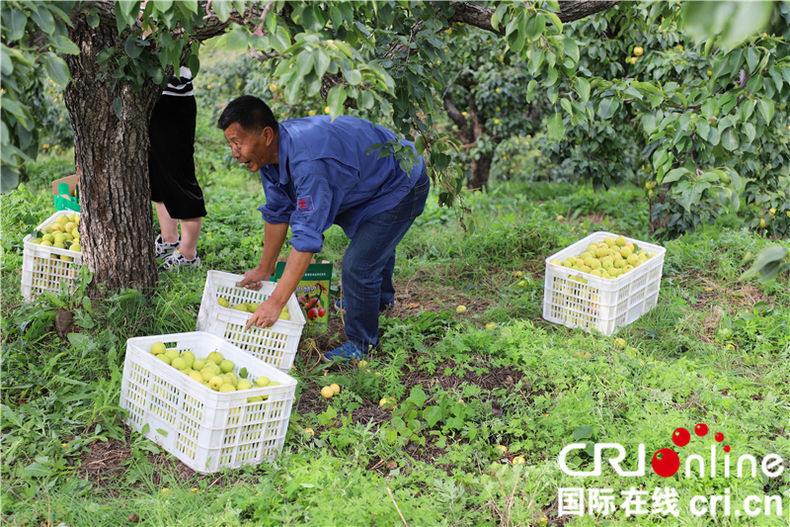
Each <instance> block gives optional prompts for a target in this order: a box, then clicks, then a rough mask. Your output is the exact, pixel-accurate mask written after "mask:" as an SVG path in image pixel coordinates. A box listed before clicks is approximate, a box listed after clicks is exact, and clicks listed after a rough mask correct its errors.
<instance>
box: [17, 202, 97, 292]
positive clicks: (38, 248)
mask: <svg viewBox="0 0 790 527" xmlns="http://www.w3.org/2000/svg"><path fill="white" fill-rule="evenodd" d="M69 214H72V212H71V211H59V212H56V213H55V214H53V215H52V216H50V217H49V218H47V220H45V221H44V222H43V223H42V224H41V225H39V226H38V227H36V230H37V231H40V230H41V229H43V228H44V227H47V226H48V225H51V224H52V223H54V222H55V219H57V218H58V216H61V215H67V216H68V215H69ZM33 239H34V237H33V234H28V235H27V236H25V238H24V240H23V243H24V251H23V253H22V255H23V256H22V288H21V293H22V297H23V298H24V299H25V300H33V299H35V298H36V297H38V296H39V295H41V293H43V292H44V291H53V292H56V293H57V292H60V282H61V281H65V282H66V286H67V287H68V290H69V293H73V292H74V291H75V290H76V289H77V285H78V280H79V269H80V266H81V265H82V253H81V252H77V251H70V250H68V249H59V248H57V247H48V246H45V245H38V244H35V243H33V242H32V240H33ZM61 256H66V257H68V258H72V260H73V261H66V260H61V259H60V257H61Z"/></svg>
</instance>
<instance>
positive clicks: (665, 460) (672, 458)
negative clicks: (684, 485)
mask: <svg viewBox="0 0 790 527" xmlns="http://www.w3.org/2000/svg"><path fill="white" fill-rule="evenodd" d="M650 463H651V464H652V465H653V471H654V472H655V473H656V474H658V475H659V476H661V477H662V478H668V477H671V476H674V475H675V473H677V471H678V469H679V468H680V458H679V457H678V455H677V454H676V453H675V451H674V450H672V449H671V448H662V449H661V450H659V451H658V452H656V453H655V454H653V460H652V461H651V462H650Z"/></svg>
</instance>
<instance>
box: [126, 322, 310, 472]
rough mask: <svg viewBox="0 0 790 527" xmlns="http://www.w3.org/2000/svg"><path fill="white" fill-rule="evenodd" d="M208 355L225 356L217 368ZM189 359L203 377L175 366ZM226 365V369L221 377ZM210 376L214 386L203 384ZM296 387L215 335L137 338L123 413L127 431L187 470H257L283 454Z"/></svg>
mask: <svg viewBox="0 0 790 527" xmlns="http://www.w3.org/2000/svg"><path fill="white" fill-rule="evenodd" d="M159 345H162V346H161V347H160V346H159ZM162 348H165V351H162ZM212 353H216V354H218V355H219V356H221V357H222V359H221V360H220V361H219V362H220V364H216V362H215V361H214V360H212V359H213V358H212V356H211V354H212ZM172 357H175V358H172ZM168 360H170V361H171V362H170V363H168V362H167V361H168ZM190 360H191V361H192V365H193V366H196V363H198V364H197V366H203V367H202V368H201V371H205V374H204V375H200V373H199V372H195V370H193V369H192V368H191V367H188V366H185V367H183V368H182V369H181V370H179V369H177V368H176V367H175V366H173V365H172V362H177V361H183V362H184V363H185V364H186V363H188V362H189V361H190ZM225 361H227V362H225ZM223 362H224V363H225V366H226V367H227V366H230V369H228V371H227V372H224V373H222V372H223V367H222V364H223ZM207 363H211V364H213V365H212V366H205V364H207ZM231 363H232V365H230V364H231ZM208 370H211V372H209V371H208ZM188 372H190V373H189V374H187V373H188ZM218 372H219V373H218ZM196 373H198V375H200V378H201V380H197V377H198V375H195V374H196ZM209 373H210V374H211V379H210V380H208V381H206V380H202V379H205V377H207V376H208V375H209ZM245 376H246V377H245ZM263 379H265V381H266V382H264V381H263ZM259 380H261V382H260V383H259V382H258V381H259ZM212 381H213V386H214V388H212ZM250 381H252V382H250ZM234 382H235V383H236V386H234ZM296 384H297V381H296V379H294V378H293V377H291V376H289V375H287V374H285V373H283V372H281V371H279V370H277V369H276V368H274V367H272V366H270V365H268V364H266V363H264V362H262V361H260V360H258V359H256V358H254V357H252V356H250V355H249V354H247V353H245V352H243V351H242V350H240V349H238V348H237V347H235V346H233V345H231V344H229V343H228V342H226V341H225V340H223V339H221V338H220V337H218V336H216V335H211V334H208V333H203V332H192V333H177V334H171V335H155V336H151V337H137V338H132V339H129V340H127V346H126V360H125V363H124V372H123V382H122V385H121V397H120V406H121V407H122V408H124V409H125V410H126V411H127V412H128V414H129V417H128V418H127V419H126V423H127V424H128V425H129V426H130V427H132V428H134V429H135V430H137V431H138V432H141V433H143V435H145V437H146V438H148V439H150V440H152V441H154V442H155V443H157V444H158V445H160V446H161V447H162V448H164V449H165V450H167V451H168V452H169V453H171V454H173V455H174V456H176V457H177V458H178V459H180V460H181V461H182V462H183V463H184V464H185V465H187V466H189V467H190V468H191V469H193V470H195V471H198V472H203V473H210V472H216V471H218V470H219V469H221V468H223V467H228V468H238V467H240V466H242V465H255V464H258V463H260V462H261V461H263V460H271V459H273V458H274V457H275V456H276V455H277V454H279V453H280V452H281V451H282V447H283V444H284V442H285V434H286V432H287V430H288V421H289V419H290V416H291V407H292V405H293V399H294V394H295V392H296ZM223 387H225V388H226V389H223Z"/></svg>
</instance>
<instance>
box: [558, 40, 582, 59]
mask: <svg viewBox="0 0 790 527" xmlns="http://www.w3.org/2000/svg"><path fill="white" fill-rule="evenodd" d="M562 42H563V44H564V45H565V54H566V55H568V56H569V57H570V58H571V59H573V62H575V63H577V64H578V62H579V46H578V45H577V44H576V41H575V40H574V39H572V38H564V39H562Z"/></svg>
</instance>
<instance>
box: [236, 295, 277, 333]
mask: <svg viewBox="0 0 790 527" xmlns="http://www.w3.org/2000/svg"><path fill="white" fill-rule="evenodd" d="M282 311H283V306H282V305H280V304H279V303H278V302H277V301H276V300H274V299H273V298H271V297H270V298H268V299H267V300H266V301H265V302H262V303H261V305H259V306H258V309H256V310H255V313H253V314H252V316H251V317H250V320H248V321H247V325H246V326H245V327H244V329H245V331H246V330H248V329H250V328H251V327H252V326H258V327H261V328H268V327H270V326H272V325H274V323H275V322H277V320H278V319H279V318H280V314H281V313H282Z"/></svg>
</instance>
